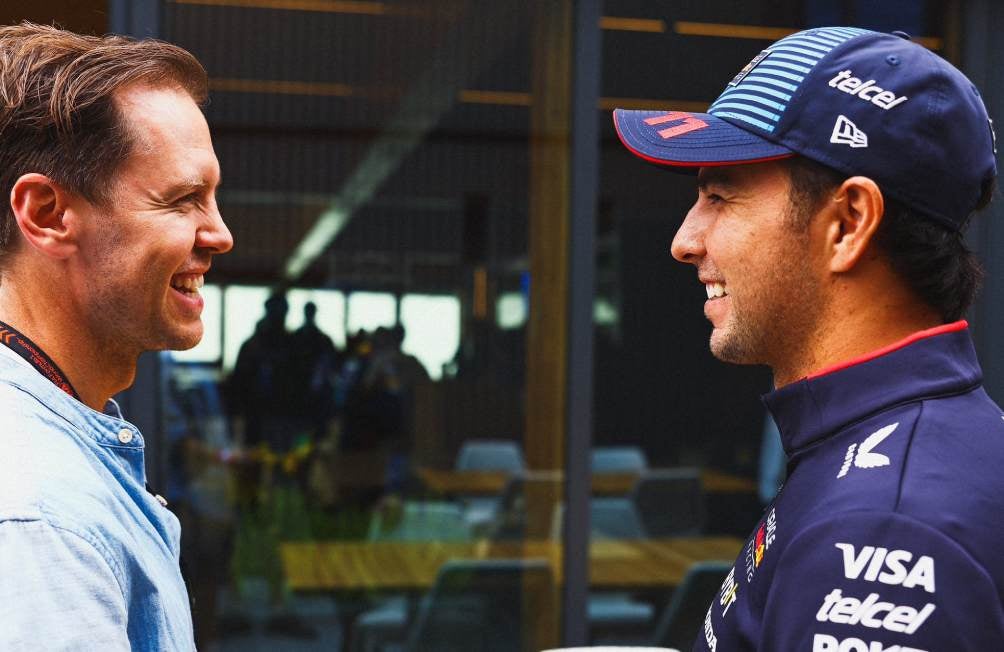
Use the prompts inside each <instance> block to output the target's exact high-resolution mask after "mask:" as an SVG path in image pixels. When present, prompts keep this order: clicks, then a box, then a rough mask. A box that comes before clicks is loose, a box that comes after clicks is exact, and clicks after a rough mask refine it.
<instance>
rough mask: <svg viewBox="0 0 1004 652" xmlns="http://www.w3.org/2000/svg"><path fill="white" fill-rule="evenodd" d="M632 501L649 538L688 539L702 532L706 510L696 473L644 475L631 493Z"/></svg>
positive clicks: (676, 471)
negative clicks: (674, 537)
mask: <svg viewBox="0 0 1004 652" xmlns="http://www.w3.org/2000/svg"><path fill="white" fill-rule="evenodd" d="M631 500H632V501H634V504H635V507H636V508H637V510H638V514H639V515H640V516H641V520H642V523H644V525H645V531H646V532H648V534H649V536H652V537H671V536H687V535H695V534H700V533H701V532H702V531H703V530H704V524H705V520H706V518H707V507H706V504H705V495H704V489H703V487H702V485H701V474H700V471H699V470H698V469H694V468H676V469H658V470H648V471H645V472H643V473H642V474H641V475H640V476H639V478H638V480H637V482H635V485H634V488H633V489H632V490H631Z"/></svg>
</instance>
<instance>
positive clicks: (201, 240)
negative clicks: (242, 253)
mask: <svg viewBox="0 0 1004 652" xmlns="http://www.w3.org/2000/svg"><path fill="white" fill-rule="evenodd" d="M195 246H196V247H199V248H202V249H208V250H209V251H210V253H213V254H225V253H227V252H228V251H230V250H231V249H233V248H234V237H233V235H231V233H230V229H228V228H227V225H226V224H225V223H224V222H223V216H222V215H220V210H219V208H218V207H217V206H216V202H213V206H212V210H210V211H209V212H208V213H207V215H206V221H205V223H204V224H203V225H202V227H200V229H199V231H198V233H197V234H196V240H195Z"/></svg>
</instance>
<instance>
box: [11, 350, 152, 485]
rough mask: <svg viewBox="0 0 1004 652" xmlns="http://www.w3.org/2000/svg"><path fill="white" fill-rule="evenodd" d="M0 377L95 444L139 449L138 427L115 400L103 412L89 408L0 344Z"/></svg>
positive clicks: (141, 446)
mask: <svg viewBox="0 0 1004 652" xmlns="http://www.w3.org/2000/svg"><path fill="white" fill-rule="evenodd" d="M0 376H2V377H3V379H4V380H5V381H6V382H8V383H10V384H11V385H14V386H15V387H18V388H19V389H21V390H23V391H25V392H27V393H29V394H31V395H32V396H34V397H35V398H36V399H38V400H39V401H40V402H41V403H43V404H44V405H45V406H46V407H48V408H49V409H50V410H52V411H53V412H55V413H57V414H59V415H60V416H61V417H63V418H64V419H66V420H67V421H68V422H70V423H72V424H73V425H74V426H76V427H77V429H78V430H80V431H81V432H83V433H85V434H86V435H87V436H88V437H91V438H92V439H94V440H95V441H96V442H97V443H98V444H100V445H102V446H112V447H115V448H116V449H119V450H122V451H123V452H125V451H126V450H132V449H138V450H142V449H143V436H142V435H141V434H140V432H139V428H137V427H136V426H134V425H133V424H131V423H129V422H128V421H126V420H125V419H123V418H122V411H121V410H120V409H119V406H118V403H116V402H115V401H114V400H109V401H108V403H106V404H105V408H104V412H98V411H97V410H94V409H91V408H90V407H89V406H87V405H86V404H84V403H82V402H80V401H78V400H77V399H75V398H73V397H72V396H70V395H68V394H66V393H65V392H63V390H61V389H59V388H58V387H56V386H55V385H53V384H52V382H50V381H49V379H48V378H46V377H45V376H43V375H42V374H40V373H39V372H38V371H37V370H35V369H34V368H33V367H32V366H31V365H30V364H28V362H27V361H26V360H25V359H24V358H22V357H21V356H19V355H18V354H16V353H14V352H13V351H11V350H10V349H8V348H7V347H6V346H0ZM127 433H128V434H127ZM141 475H142V474H141Z"/></svg>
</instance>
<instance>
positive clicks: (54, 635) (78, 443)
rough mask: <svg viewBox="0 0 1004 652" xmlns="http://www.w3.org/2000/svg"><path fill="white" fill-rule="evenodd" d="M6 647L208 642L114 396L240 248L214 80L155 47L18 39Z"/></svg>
mask: <svg viewBox="0 0 1004 652" xmlns="http://www.w3.org/2000/svg"><path fill="white" fill-rule="evenodd" d="M0 52H2V53H3V56H2V57H0V98H2V99H0V190H2V192H3V193H4V195H5V196H7V197H8V198H9V202H8V205H7V207H6V208H5V209H4V211H3V214H2V215H0V450H2V451H3V454H2V455H0V604H3V606H4V609H3V615H2V616H0V649H4V650H37V649H94V650H128V649H131V650H191V649H194V647H195V643H194V638H193V632H192V618H191V612H190V608H189V599H188V595H187V591H186V588H185V585H184V582H183V579H182V577H181V573H180V570H179V548H180V545H179V543H180V528H179V525H178V520H177V519H176V518H175V517H174V515H172V514H171V513H170V512H169V511H168V510H167V509H166V508H165V506H164V505H163V504H162V503H161V502H160V501H161V500H162V499H159V497H156V496H155V495H153V494H152V493H150V492H148V491H147V490H146V488H145V470H144V461H143V448H144V446H143V437H142V435H141V434H140V433H139V431H138V430H137V429H136V427H135V426H133V425H132V424H130V423H128V422H127V421H125V420H123V418H122V415H121V413H120V412H119V410H118V407H117V406H116V405H115V403H114V402H113V401H111V400H110V397H111V396H112V395H113V394H115V393H117V392H119V391H121V390H123V389H125V388H127V387H128V386H129V385H130V384H131V383H132V381H133V377H134V375H135V370H136V360H137V358H138V356H139V355H140V354H141V353H142V352H144V351H151V350H163V349H185V348H191V347H192V346H194V345H195V344H197V343H198V341H199V340H200V338H201V337H202V329H203V327H202V322H201V318H200V315H201V311H202V305H203V304H202V299H201V297H200V296H199V292H198V289H199V288H200V287H201V286H202V283H203V275H204V274H205V273H206V271H208V269H209V267H210V261H211V258H212V256H213V255H215V254H220V253H225V252H226V251H228V250H229V249H230V248H231V246H232V244H233V241H232V238H231V235H230V233H229V231H228V230H227V228H226V226H225V225H224V223H223V221H222V219H221V217H220V214H219V211H218V210H217V206H216V198H215V191H216V187H217V186H218V184H219V178H220V172H219V164H218V163H217V160H216V156H215V154H214V152H213V147H212V142H211V140H210V136H209V129H208V126H207V124H206V121H205V119H204V117H203V115H202V113H201V110H200V109H199V103H201V102H202V101H203V100H204V99H205V97H206V92H207V90H206V89H207V80H206V74H205V71H204V70H203V68H202V66H201V65H200V64H199V63H198V62H197V61H196V60H195V58H194V57H192V55H191V54H189V53H188V52H186V51H184V50H182V49H181V48H178V47H175V46H172V45H169V44H166V43H161V42H157V41H152V40H146V41H134V40H131V39H126V38H123V37H114V36H109V37H103V38H97V37H84V36H79V35H76V34H73V33H70V32H66V31H62V30H58V29H55V28H51V27H40V26H37V25H31V24H27V23H25V24H22V25H19V26H12V27H4V28H0Z"/></svg>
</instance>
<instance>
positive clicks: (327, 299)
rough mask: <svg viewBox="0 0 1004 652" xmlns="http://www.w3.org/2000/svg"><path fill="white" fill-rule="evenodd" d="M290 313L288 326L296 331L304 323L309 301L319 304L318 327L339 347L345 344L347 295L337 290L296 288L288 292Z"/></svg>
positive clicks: (287, 316)
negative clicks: (304, 311) (304, 314)
mask: <svg viewBox="0 0 1004 652" xmlns="http://www.w3.org/2000/svg"><path fill="white" fill-rule="evenodd" d="M286 300H287V301H288V302H289V313H288V314H287V315H286V328H287V329H289V330H291V331H294V330H296V329H297V328H299V327H300V326H302V325H303V308H304V306H306V305H307V302H308V301H312V302H313V303H314V305H315V306H317V316H316V318H315V319H316V321H317V327H318V328H320V329H321V331H323V332H324V333H325V334H326V335H327V336H328V337H330V338H331V339H332V340H333V341H334V342H335V345H336V346H338V347H344V346H345V295H344V294H342V293H341V292H339V291H337V290H306V289H302V288H295V289H292V290H290V291H289V292H287V293H286Z"/></svg>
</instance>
